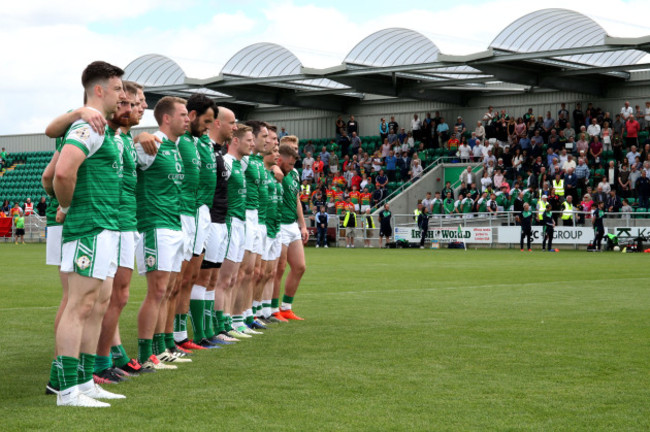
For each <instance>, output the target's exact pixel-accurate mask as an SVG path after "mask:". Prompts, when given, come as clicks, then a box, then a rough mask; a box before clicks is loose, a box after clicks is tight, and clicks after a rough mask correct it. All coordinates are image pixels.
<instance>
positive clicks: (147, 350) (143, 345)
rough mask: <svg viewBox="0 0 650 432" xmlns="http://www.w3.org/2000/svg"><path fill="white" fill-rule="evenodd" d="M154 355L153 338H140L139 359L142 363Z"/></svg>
mask: <svg viewBox="0 0 650 432" xmlns="http://www.w3.org/2000/svg"><path fill="white" fill-rule="evenodd" d="M152 355H153V340H152V339H138V361H139V362H140V364H142V363H144V362H146V361H147V360H149V357H151V356H152Z"/></svg>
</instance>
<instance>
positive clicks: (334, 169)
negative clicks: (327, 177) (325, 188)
mask: <svg viewBox="0 0 650 432" xmlns="http://www.w3.org/2000/svg"><path fill="white" fill-rule="evenodd" d="M329 172H331V173H333V174H336V173H338V172H339V157H338V155H337V154H336V152H335V151H334V150H332V151H331V152H330V163H329ZM328 174H329V173H328Z"/></svg>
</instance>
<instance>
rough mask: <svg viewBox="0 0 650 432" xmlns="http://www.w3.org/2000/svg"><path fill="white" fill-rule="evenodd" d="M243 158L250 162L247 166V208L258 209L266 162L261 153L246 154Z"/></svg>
mask: <svg viewBox="0 0 650 432" xmlns="http://www.w3.org/2000/svg"><path fill="white" fill-rule="evenodd" d="M243 160H244V161H245V163H247V164H248V167H247V168H246V209H247V210H257V209H259V207H260V189H261V188H262V174H263V173H264V171H266V170H265V169H264V162H263V160H262V156H260V155H250V156H244V159H243ZM258 217H259V216H258Z"/></svg>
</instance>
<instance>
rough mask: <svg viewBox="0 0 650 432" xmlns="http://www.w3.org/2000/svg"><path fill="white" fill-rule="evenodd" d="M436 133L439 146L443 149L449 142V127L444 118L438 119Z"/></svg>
mask: <svg viewBox="0 0 650 432" xmlns="http://www.w3.org/2000/svg"><path fill="white" fill-rule="evenodd" d="M436 132H437V133H438V140H439V141H440V142H439V144H438V145H439V146H440V147H442V148H444V147H445V146H446V145H447V141H448V140H449V125H448V124H447V123H446V122H445V119H444V117H440V123H438V126H437V127H436Z"/></svg>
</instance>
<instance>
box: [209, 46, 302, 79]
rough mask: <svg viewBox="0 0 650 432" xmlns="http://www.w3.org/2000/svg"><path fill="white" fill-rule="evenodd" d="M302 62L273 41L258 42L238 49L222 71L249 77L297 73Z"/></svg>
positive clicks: (226, 73)
mask: <svg viewBox="0 0 650 432" xmlns="http://www.w3.org/2000/svg"><path fill="white" fill-rule="evenodd" d="M301 67H302V64H301V63H300V60H298V57H296V56H295V55H294V54H293V53H292V52H291V51H289V50H288V49H286V48H284V47H282V46H280V45H277V44H273V43H267V42H262V43H256V44H253V45H249V46H247V47H246V48H244V49H242V50H240V51H238V52H237V53H236V54H235V55H234V56H232V57H231V59H230V60H228V63H226V65H225V66H224V67H223V69H222V70H221V73H222V74H223V75H236V76H242V77H249V78H261V77H269V76H285V75H297V74H299V73H300V70H301Z"/></svg>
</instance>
